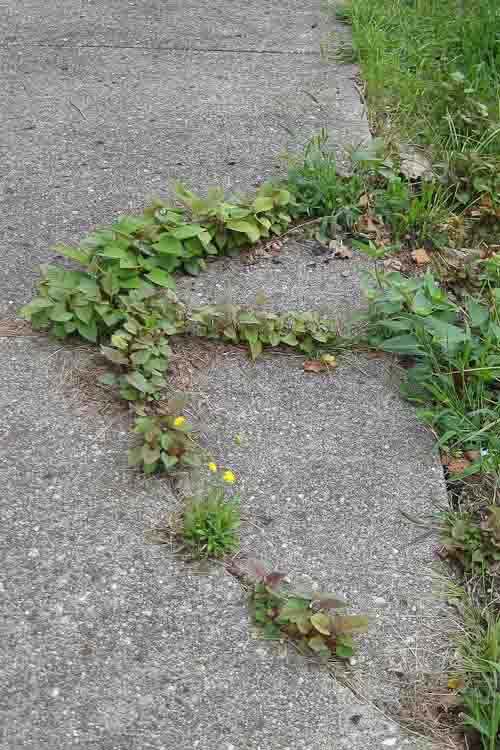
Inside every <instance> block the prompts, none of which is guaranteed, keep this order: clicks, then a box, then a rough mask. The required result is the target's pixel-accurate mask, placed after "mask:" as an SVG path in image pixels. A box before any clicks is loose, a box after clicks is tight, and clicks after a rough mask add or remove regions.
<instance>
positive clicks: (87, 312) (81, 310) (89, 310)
mask: <svg viewBox="0 0 500 750" xmlns="http://www.w3.org/2000/svg"><path fill="white" fill-rule="evenodd" d="M74 309H75V315H76V317H77V318H78V319H79V320H81V321H83V323H90V321H91V320H92V318H93V315H94V308H93V307H92V305H78V306H77V307H75V308H74Z"/></svg>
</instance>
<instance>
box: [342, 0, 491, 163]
mask: <svg viewBox="0 0 500 750" xmlns="http://www.w3.org/2000/svg"><path fill="white" fill-rule="evenodd" d="M338 15H339V16H340V17H341V18H342V19H343V20H345V21H347V22H348V23H350V24H351V25H352V34H353V51H354V56H355V58H356V59H357V60H358V61H359V63H360V66H361V72H362V75H363V78H364V80H365V82H366V99H367V103H368V106H369V108H370V110H371V113H372V115H373V119H374V122H375V123H376V124H377V125H378V126H379V127H381V128H382V129H385V130H386V131H387V129H390V128H395V129H396V130H397V131H398V132H399V133H400V134H401V135H403V137H409V138H410V139H412V140H414V141H417V142H419V143H422V144H428V145H430V146H432V148H433V154H434V157H435V159H437V160H440V159H443V158H444V159H446V160H447V161H449V160H450V157H451V156H453V154H454V153H455V152H458V153H464V152H465V153H469V152H474V153H475V154H476V156H478V155H479V156H481V157H483V158H485V157H486V156H493V157H496V156H497V155H498V154H500V129H499V125H500V107H499V103H500V100H499V97H500V7H499V6H498V2H497V0H350V2H348V4H346V5H342V6H341V8H340V11H338Z"/></svg>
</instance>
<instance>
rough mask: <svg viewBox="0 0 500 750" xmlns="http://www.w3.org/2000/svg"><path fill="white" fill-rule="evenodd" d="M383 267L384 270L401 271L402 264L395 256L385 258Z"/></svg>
mask: <svg viewBox="0 0 500 750" xmlns="http://www.w3.org/2000/svg"><path fill="white" fill-rule="evenodd" d="M384 268H385V269H386V271H401V269H402V268H403V264H402V263H401V261H400V260H398V259H397V258H386V260H384Z"/></svg>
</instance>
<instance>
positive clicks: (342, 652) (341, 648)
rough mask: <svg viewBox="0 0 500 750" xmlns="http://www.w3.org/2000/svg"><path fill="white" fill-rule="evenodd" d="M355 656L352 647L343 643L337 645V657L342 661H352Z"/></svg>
mask: <svg viewBox="0 0 500 750" xmlns="http://www.w3.org/2000/svg"><path fill="white" fill-rule="evenodd" d="M353 654H354V649H353V647H352V646H346V645H345V644H343V643H337V644H336V645H335V655H336V656H338V657H339V658H340V659H350V658H351V656H352V655H353Z"/></svg>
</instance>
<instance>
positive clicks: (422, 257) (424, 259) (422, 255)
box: [411, 247, 431, 266]
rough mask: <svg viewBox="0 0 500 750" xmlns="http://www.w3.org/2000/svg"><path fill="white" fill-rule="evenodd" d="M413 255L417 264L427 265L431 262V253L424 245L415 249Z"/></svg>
mask: <svg viewBox="0 0 500 750" xmlns="http://www.w3.org/2000/svg"><path fill="white" fill-rule="evenodd" d="M411 257H412V258H413V260H414V261H415V263H416V264H417V266H426V265H427V264H428V263H430V262H431V257H430V255H429V253H428V252H427V250H425V249H424V248H423V247H418V248H417V249H416V250H413V252H412V254H411Z"/></svg>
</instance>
